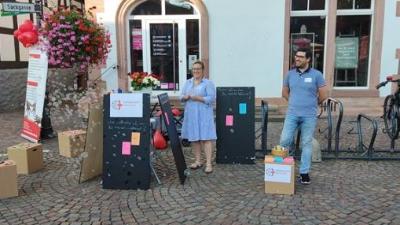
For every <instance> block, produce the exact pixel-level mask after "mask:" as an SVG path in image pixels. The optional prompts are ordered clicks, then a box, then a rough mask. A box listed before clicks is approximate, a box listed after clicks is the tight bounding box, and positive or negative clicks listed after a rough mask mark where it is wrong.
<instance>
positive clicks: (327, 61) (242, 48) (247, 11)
mask: <svg viewBox="0 0 400 225" xmlns="http://www.w3.org/2000/svg"><path fill="white" fill-rule="evenodd" d="M91 6H96V7H97V9H96V17H97V19H98V21H99V22H102V23H103V24H104V25H105V26H106V28H107V29H108V30H109V32H110V34H111V40H112V46H113V47H112V49H111V52H110V54H109V58H108V60H107V65H105V67H104V69H103V70H102V71H103V74H102V78H103V79H104V80H105V81H107V87H108V89H109V90H115V89H118V88H121V89H124V90H128V89H129V77H128V76H127V74H128V73H130V72H135V71H144V72H152V73H155V74H158V75H160V76H161V77H162V80H161V86H160V87H159V88H157V89H155V90H154V92H155V93H161V92H168V94H169V95H171V96H177V95H179V91H180V87H181V86H182V85H183V83H184V82H185V80H186V79H188V78H190V76H191V75H190V69H191V63H192V62H193V61H195V60H197V59H201V60H203V61H204V62H205V63H206V67H207V68H206V74H207V75H208V76H209V78H210V79H212V80H213V81H214V82H215V84H216V86H254V87H255V88H256V97H258V98H280V97H281V88H282V87H281V86H282V81H283V78H284V76H285V74H286V72H287V71H288V70H289V69H290V67H291V65H292V63H291V62H292V58H293V52H294V51H295V50H296V49H297V48H299V47H310V48H311V49H312V52H313V60H312V65H313V66H314V67H315V68H317V69H319V70H321V71H322V72H323V74H324V76H325V79H326V81H327V83H328V86H329V88H330V90H331V96H333V97H380V96H384V95H386V94H388V93H390V91H391V88H390V87H389V86H387V87H385V88H383V89H382V90H379V91H378V90H376V89H375V85H376V84H377V83H379V81H382V80H384V79H385V78H386V76H387V75H390V74H398V73H399V72H398V69H399V60H398V58H399V57H400V54H399V51H398V50H397V49H400V42H399V41H398V40H400V29H398V28H400V17H398V16H400V3H399V1H398V0H281V1H274V0H248V1H246V2H245V3H244V2H240V1H239V2H235V1H229V0H217V1H216V0H114V1H106V0H86V1H85V7H86V8H90V7H91ZM1 19H3V18H1ZM1 19H0V20H1ZM9 22H10V21H9ZM8 42H10V43H12V42H13V41H11V40H8ZM13 43H14V44H15V42H13ZM1 52H2V57H1V60H3V59H5V58H4V57H5V56H4V57H3V54H4V53H3V51H1ZM24 54H25V55H24ZM22 55H24V56H22ZM7 57H9V58H10V57H11V56H7ZM23 57H26V53H20V58H23ZM11 58H12V57H11Z"/></svg>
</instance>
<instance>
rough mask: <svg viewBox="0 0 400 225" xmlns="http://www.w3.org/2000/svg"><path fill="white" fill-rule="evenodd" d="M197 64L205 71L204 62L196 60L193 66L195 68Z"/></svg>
mask: <svg viewBox="0 0 400 225" xmlns="http://www.w3.org/2000/svg"><path fill="white" fill-rule="evenodd" d="M195 64H199V65H200V66H201V69H202V70H204V63H203V61H201V60H196V61H195V62H194V63H193V66H194V65H195Z"/></svg>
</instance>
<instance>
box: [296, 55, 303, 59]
mask: <svg viewBox="0 0 400 225" xmlns="http://www.w3.org/2000/svg"><path fill="white" fill-rule="evenodd" d="M294 57H296V58H301V59H304V58H305V57H306V56H304V55H294Z"/></svg>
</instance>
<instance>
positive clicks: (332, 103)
mask: <svg viewBox="0 0 400 225" xmlns="http://www.w3.org/2000/svg"><path fill="white" fill-rule="evenodd" d="M337 110H339V111H338V118H337V121H336V126H335V134H334V137H335V140H334V151H333V149H332V141H333V123H334V122H333V119H332V112H336V111H337ZM324 112H326V113H327V118H326V119H327V122H328V124H327V127H326V128H325V129H324V130H323V131H321V130H319V133H321V134H322V133H324V132H325V131H327V135H326V139H327V148H326V149H321V152H322V153H327V154H322V158H323V159H332V158H338V156H339V144H340V128H341V125H342V120H343V104H342V102H341V101H339V100H337V99H334V98H328V99H327V100H326V101H325V102H324V103H323V105H322V107H321V111H320V114H319V115H318V118H319V119H321V118H322V115H323V113H324ZM295 143H296V144H295V153H294V155H295V156H296V157H298V156H300V131H298V132H297V138H296V142H295ZM332 153H333V154H334V156H333V157H332V156H330V155H329V154H332Z"/></svg>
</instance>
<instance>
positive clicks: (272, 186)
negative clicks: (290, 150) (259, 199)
mask: <svg viewBox="0 0 400 225" xmlns="http://www.w3.org/2000/svg"><path fill="white" fill-rule="evenodd" d="M294 168H295V162H294V160H293V157H286V158H282V157H280V156H272V155H267V156H265V175H264V181H265V193H270V194H288V195H292V194H294V187H295V185H294V184H295V179H294V173H295V172H294Z"/></svg>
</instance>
